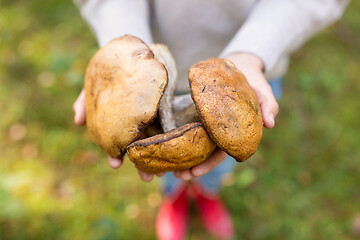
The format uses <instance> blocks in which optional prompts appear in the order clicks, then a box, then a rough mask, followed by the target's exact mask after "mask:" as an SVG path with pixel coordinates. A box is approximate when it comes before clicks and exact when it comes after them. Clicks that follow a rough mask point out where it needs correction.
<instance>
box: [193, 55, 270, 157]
mask: <svg viewBox="0 0 360 240" xmlns="http://www.w3.org/2000/svg"><path fill="white" fill-rule="evenodd" d="M189 83H190V87H191V96H192V98H193V100H194V103H195V106H196V110H197V113H198V114H199V116H200V118H201V119H202V123H203V125H204V127H205V128H206V130H207V132H208V133H209V135H210V137H211V138H212V140H214V141H215V142H216V143H217V145H218V146H219V147H220V148H221V149H222V150H224V151H225V152H226V153H228V154H229V155H231V156H232V157H234V158H235V159H236V160H237V161H245V160H247V159H248V158H249V157H250V156H251V155H253V154H254V153H255V152H256V150H257V147H258V145H259V143H260V140H261V137H262V126H263V121H262V115H261V110H260V106H259V103H258V100H257V97H256V94H255V92H254V90H253V89H252V88H251V87H250V85H249V84H248V82H247V80H246V78H245V76H244V75H243V74H242V73H241V72H240V71H239V70H238V69H237V68H236V66H235V65H234V64H233V63H232V62H231V61H229V60H225V59H219V58H212V59H209V60H206V61H202V62H199V63H197V64H195V65H194V66H192V67H191V68H190V70H189Z"/></svg>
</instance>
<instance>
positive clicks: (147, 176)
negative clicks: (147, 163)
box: [138, 170, 154, 182]
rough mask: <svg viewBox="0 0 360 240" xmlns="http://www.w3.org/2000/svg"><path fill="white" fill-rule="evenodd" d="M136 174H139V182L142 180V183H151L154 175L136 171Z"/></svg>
mask: <svg viewBox="0 0 360 240" xmlns="http://www.w3.org/2000/svg"><path fill="white" fill-rule="evenodd" d="M138 173H139V176H140V178H141V180H143V181H144V182H151V180H152V179H153V177H154V174H152V173H147V172H142V171H140V170H138Z"/></svg>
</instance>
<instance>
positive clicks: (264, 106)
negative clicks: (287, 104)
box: [256, 84, 279, 129]
mask: <svg viewBox="0 0 360 240" xmlns="http://www.w3.org/2000/svg"><path fill="white" fill-rule="evenodd" d="M256 94H257V95H258V98H259V103H260V108H261V113H262V116H263V121H264V126H265V127H266V128H269V129H271V128H273V127H274V126H275V117H276V115H277V114H278V112H279V104H278V103H277V101H276V99H275V97H274V94H273V92H272V89H271V87H270V85H268V84H267V86H266V87H263V88H262V90H261V91H256Z"/></svg>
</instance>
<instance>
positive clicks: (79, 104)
mask: <svg viewBox="0 0 360 240" xmlns="http://www.w3.org/2000/svg"><path fill="white" fill-rule="evenodd" d="M73 110H74V112H75V116H74V122H75V124H76V125H84V124H85V121H86V111H85V90H84V89H83V90H81V93H80V95H79V96H78V98H77V99H76V101H75V103H74V105H73Z"/></svg>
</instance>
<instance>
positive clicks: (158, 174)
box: [156, 173, 165, 177]
mask: <svg viewBox="0 0 360 240" xmlns="http://www.w3.org/2000/svg"><path fill="white" fill-rule="evenodd" d="M164 175H165V173H156V176H158V177H162V176H164Z"/></svg>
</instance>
